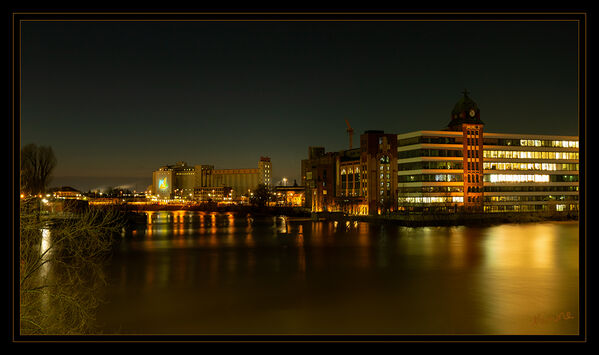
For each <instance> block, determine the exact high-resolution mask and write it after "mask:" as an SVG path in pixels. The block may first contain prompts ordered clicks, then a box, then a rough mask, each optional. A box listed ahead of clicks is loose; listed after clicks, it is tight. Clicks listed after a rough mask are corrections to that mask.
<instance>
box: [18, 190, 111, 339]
mask: <svg viewBox="0 0 599 355" xmlns="http://www.w3.org/2000/svg"><path fill="white" fill-rule="evenodd" d="M30 207H31V204H27V201H22V204H21V213H20V245H19V252H20V258H19V259H20V270H19V291H20V297H19V301H20V318H19V320H20V327H19V332H20V334H21V335H31V334H37V335H48V334H53V335H69V334H91V333H94V332H95V329H96V324H95V322H94V321H95V311H96V309H97V307H98V306H99V305H100V302H101V301H102V297H101V295H102V290H103V287H104V286H105V277H104V263H105V262H106V260H107V258H108V257H109V255H110V253H109V252H110V247H111V245H112V240H113V236H114V233H116V232H117V231H120V228H122V226H123V224H122V219H121V217H120V214H118V212H116V210H97V209H87V210H86V211H84V212H83V213H80V214H78V215H76V217H75V218H71V219H68V220H62V221H60V222H59V223H56V222H52V221H51V220H49V219H47V218H39V216H38V215H39V210H38V209H36V208H30Z"/></svg>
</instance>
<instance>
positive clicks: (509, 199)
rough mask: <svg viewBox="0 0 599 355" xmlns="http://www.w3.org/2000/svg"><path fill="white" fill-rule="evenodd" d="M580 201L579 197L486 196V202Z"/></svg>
mask: <svg viewBox="0 0 599 355" xmlns="http://www.w3.org/2000/svg"><path fill="white" fill-rule="evenodd" d="M518 201H520V202H530V201H578V195H535V196H485V202H518Z"/></svg>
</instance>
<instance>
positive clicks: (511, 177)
mask: <svg viewBox="0 0 599 355" xmlns="http://www.w3.org/2000/svg"><path fill="white" fill-rule="evenodd" d="M483 181H484V182H491V183H501V182H517V183H518V182H578V175H546V174H485V175H484V180H483Z"/></svg>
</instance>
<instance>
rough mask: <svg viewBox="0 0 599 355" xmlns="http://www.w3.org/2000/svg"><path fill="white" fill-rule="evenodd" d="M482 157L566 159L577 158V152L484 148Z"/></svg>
mask: <svg viewBox="0 0 599 355" xmlns="http://www.w3.org/2000/svg"><path fill="white" fill-rule="evenodd" d="M483 157H484V158H501V159H567V160H578V152H529V151H520V150H485V151H483Z"/></svg>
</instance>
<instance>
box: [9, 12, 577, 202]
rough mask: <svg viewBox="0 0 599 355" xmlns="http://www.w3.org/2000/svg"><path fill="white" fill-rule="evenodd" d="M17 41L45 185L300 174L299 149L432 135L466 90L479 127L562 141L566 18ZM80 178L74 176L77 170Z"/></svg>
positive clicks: (72, 29)
mask: <svg viewBox="0 0 599 355" xmlns="http://www.w3.org/2000/svg"><path fill="white" fill-rule="evenodd" d="M21 29H22V35H21V46H22V52H21V74H22V106H21V110H22V111H21V114H22V115H21V127H20V129H21V143H22V145H24V144H27V143H35V144H38V145H50V146H52V148H53V149H54V151H55V154H56V156H57V159H58V166H57V167H56V170H55V172H54V176H55V178H54V181H53V183H52V184H51V185H71V186H74V187H77V188H80V189H83V190H85V191H87V190H88V189H91V188H94V187H96V186H99V185H106V184H110V185H112V186H116V185H126V184H137V185H136V188H137V189H143V188H145V187H146V186H147V185H149V184H150V181H151V175H152V171H153V170H155V169H157V168H158V167H160V166H162V165H165V164H173V163H175V162H177V161H181V160H182V161H186V162H187V163H189V164H192V165H196V164H212V165H214V166H215V167H216V168H254V167H257V162H258V160H259V158H260V156H270V157H271V159H272V163H273V173H274V174H273V175H274V176H273V180H274V181H275V182H277V181H279V180H281V179H282V177H287V178H288V179H289V180H290V181H291V182H293V179H297V180H298V182H299V181H300V176H299V175H300V161H301V159H303V158H305V157H306V156H307V151H308V146H324V147H326V150H327V151H334V150H341V149H346V148H347V146H348V137H347V133H346V125H345V120H346V119H347V120H348V121H349V122H350V124H351V125H352V127H353V128H354V130H355V134H354V146H356V145H357V144H358V141H359V135H360V134H361V133H363V132H364V131H365V130H369V129H380V130H384V131H386V132H390V133H405V132H410V131H414V130H422V129H430V130H440V129H444V128H445V127H446V125H447V123H448V121H449V118H450V112H451V109H452V108H453V105H454V104H455V102H456V101H457V100H459V99H460V97H461V95H462V94H461V92H462V91H463V90H464V89H465V88H467V89H468V90H469V91H470V93H471V94H470V96H471V97H472V98H473V99H474V100H475V101H476V102H477V103H478V105H479V107H480V108H481V118H482V120H483V121H484V122H485V123H486V126H485V131H487V132H503V133H531V134H563V135H578V123H579V122H578V73H577V70H578V67H577V65H578V42H577V41H578V33H577V23H576V22H568V21H566V22H564V21H555V22H547V21H507V22H506V21H490V22H484V21H483V22H471V21H467V22H460V21H451V22H439V21H432V22H429V21H417V22H413V21H405V22H402V21H391V22H377V21H373V22H340V21H332V22H331V21H327V22H320V21H306V22H280V21H275V22H252V21H250V22H238V21H237V22H236V21H233V22H212V21H209V22H206V21H191V22H146V21H144V22H114V21H101V22H85V21H83V22H79V21H76V22H60V21H39V22H38V21H26V22H23V23H22V27H21ZM85 178H87V179H85Z"/></svg>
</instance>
